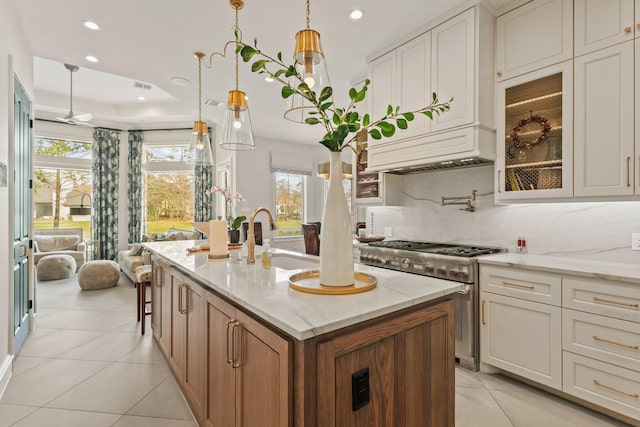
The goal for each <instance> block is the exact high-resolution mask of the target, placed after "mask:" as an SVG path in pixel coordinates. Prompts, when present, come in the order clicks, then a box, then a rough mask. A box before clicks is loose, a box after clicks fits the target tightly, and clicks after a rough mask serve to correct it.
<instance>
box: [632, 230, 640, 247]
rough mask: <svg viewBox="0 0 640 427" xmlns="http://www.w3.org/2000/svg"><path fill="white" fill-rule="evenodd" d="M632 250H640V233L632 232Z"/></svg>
mask: <svg viewBox="0 0 640 427" xmlns="http://www.w3.org/2000/svg"><path fill="white" fill-rule="evenodd" d="M631 250H634V251H640V233H631Z"/></svg>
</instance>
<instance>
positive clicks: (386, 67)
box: [367, 50, 398, 145]
mask: <svg viewBox="0 0 640 427" xmlns="http://www.w3.org/2000/svg"><path fill="white" fill-rule="evenodd" d="M368 68H369V70H368V76H369V80H371V85H370V86H369V89H368V91H367V98H368V100H369V101H368V109H367V110H368V112H369V115H370V116H371V121H374V120H378V119H380V118H381V117H383V116H384V115H385V114H387V108H388V106H389V105H393V106H395V105H397V90H398V89H397V77H396V73H397V67H396V51H395V50H393V51H391V52H389V53H387V54H385V55H383V56H381V57H380V58H378V59H376V60H374V61H372V62H370V63H369V67H368ZM381 141H384V139H383V140H380V141H376V140H373V139H372V140H371V145H375V144H377V143H379V142H381Z"/></svg>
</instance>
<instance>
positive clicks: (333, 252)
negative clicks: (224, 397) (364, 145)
mask: <svg viewBox="0 0 640 427" xmlns="http://www.w3.org/2000/svg"><path fill="white" fill-rule="evenodd" d="M330 160H331V161H330V164H331V169H330V177H329V191H328V192H327V200H326V202H325V204H324V210H323V212H322V225H321V235H320V284H321V285H324V286H349V285H352V284H353V237H352V236H351V215H350V213H349V206H348V205H347V198H346V197H345V194H344V187H343V186H342V158H341V153H339V152H333V151H332V152H331V159H330Z"/></svg>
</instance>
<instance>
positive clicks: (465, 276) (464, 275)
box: [458, 268, 469, 279]
mask: <svg viewBox="0 0 640 427" xmlns="http://www.w3.org/2000/svg"><path fill="white" fill-rule="evenodd" d="M458 277H459V278H461V279H469V269H468V268H461V269H460V271H458Z"/></svg>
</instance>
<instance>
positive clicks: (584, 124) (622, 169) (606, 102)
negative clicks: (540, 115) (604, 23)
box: [573, 40, 635, 196]
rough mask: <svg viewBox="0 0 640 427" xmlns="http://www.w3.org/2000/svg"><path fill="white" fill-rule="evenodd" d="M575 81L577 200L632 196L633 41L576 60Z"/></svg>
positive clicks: (575, 173)
mask: <svg viewBox="0 0 640 427" xmlns="http://www.w3.org/2000/svg"><path fill="white" fill-rule="evenodd" d="M574 82H575V94H574V96H575V101H574V126H575V127H574V144H573V145H574V155H575V157H574V167H575V170H574V195H575V196H618V195H633V194H634V181H635V179H634V171H635V167H634V159H635V155H634V150H635V148H634V145H635V143H634V126H635V124H634V45H633V41H631V40H630V41H628V42H625V43H621V44H617V45H614V46H611V47H608V48H606V49H602V50H598V51H595V52H592V53H590V54H587V55H584V56H580V57H577V58H576V59H575V61H574Z"/></svg>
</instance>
